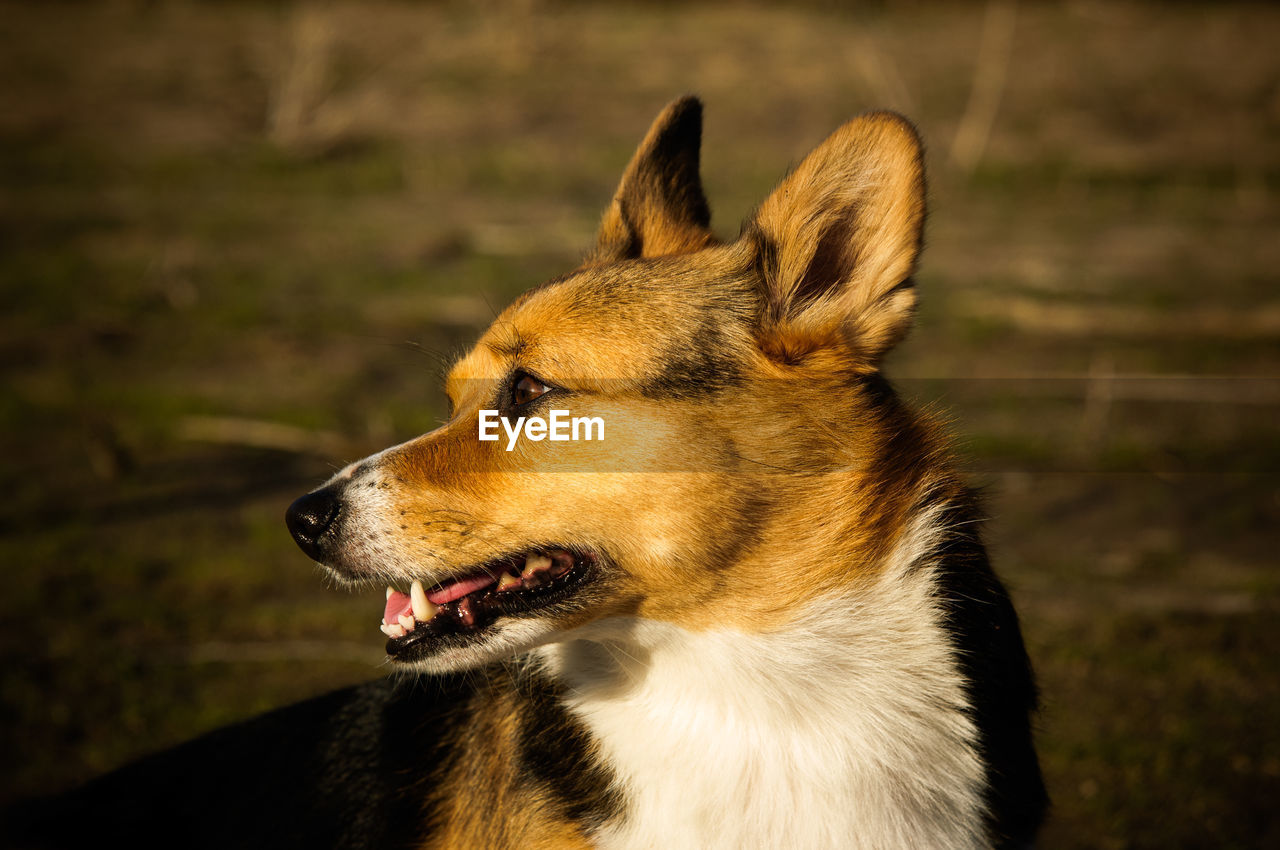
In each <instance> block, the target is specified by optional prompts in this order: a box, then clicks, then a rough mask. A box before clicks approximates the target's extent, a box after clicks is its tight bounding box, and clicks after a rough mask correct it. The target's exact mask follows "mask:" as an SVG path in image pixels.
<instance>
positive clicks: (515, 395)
mask: <svg viewBox="0 0 1280 850" xmlns="http://www.w3.org/2000/svg"><path fill="white" fill-rule="evenodd" d="M549 389H551V387H548V386H547V385H546V384H544V383H542V381H539V380H538V379H537V378H535V377H533V376H532V375H526V374H524V373H521V374H520V377H519V378H517V379H516V382H515V383H514V384H512V385H511V403H512V404H513V405H517V406H518V405H521V404H526V403H528V402H531V401H533V400H534V399H535V398H537V397H538V396H540V395H542V394H543V393H545V392H547V391H548V390H549Z"/></svg>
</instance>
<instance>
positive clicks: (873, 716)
mask: <svg viewBox="0 0 1280 850" xmlns="http://www.w3.org/2000/svg"><path fill="white" fill-rule="evenodd" d="M701 129H702V108H701V104H700V103H699V102H698V101H697V100H696V99H694V98H691V97H686V98H682V99H680V100H677V101H675V102H674V103H672V104H670V105H669V106H668V107H667V108H666V109H665V110H664V111H663V112H662V113H661V114H660V115H659V116H658V118H657V119H656V121H655V122H654V124H653V125H652V127H651V128H650V130H649V132H648V134H647V135H646V136H645V137H644V139H643V141H642V142H641V144H640V146H639V148H638V149H637V151H636V153H635V155H634V157H633V158H632V160H631V162H630V164H629V165H628V166H627V168H626V170H625V172H624V174H623V177H622V180H621V183H620V185H619V187H618V190H617V193H616V195H615V196H614V198H613V200H612V203H611V204H610V205H609V206H608V208H607V210H606V212H605V214H604V217H603V220H602V223H601V226H600V229H599V234H598V236H597V239H596V242H595V245H594V247H592V248H591V249H590V250H589V252H588V253H587V254H586V257H585V259H584V261H583V262H582V264H581V265H580V267H578V268H577V269H575V270H573V271H571V272H570V273H568V274H566V275H564V276H562V277H559V278H556V279H554V280H552V281H549V282H547V283H544V284H542V285H541V286H538V287H535V288H534V289H532V290H530V291H528V292H526V293H525V294H524V295H522V296H521V297H519V298H518V299H517V300H516V301H515V302H514V303H513V304H511V305H510V306H509V307H508V308H507V309H506V310H505V311H504V312H503V313H502V314H501V315H500V316H498V318H497V319H496V320H495V321H494V322H493V324H492V326H491V327H490V328H489V329H488V330H487V331H486V332H485V333H484V335H483V336H482V337H481V338H480V340H479V342H478V343H477V344H476V345H475V347H474V348H473V349H472V350H471V351H470V352H468V353H467V354H466V355H465V356H463V357H462V358H461V359H460V360H459V361H458V362H457V363H456V364H455V365H454V366H453V368H452V371H451V372H450V373H449V375H448V378H447V381H446V385H445V389H446V392H447V394H448V396H449V401H450V405H451V411H450V413H449V417H448V420H447V421H446V422H445V423H444V424H443V425H442V426H441V427H439V428H438V429H436V430H434V431H432V432H431V433H429V434H426V435H424V436H421V437H418V438H416V439H413V440H410V441H409V442H406V443H404V444H401V445H398V446H394V447H392V448H389V449H387V450H385V451H382V452H380V453H378V454H376V455H373V456H372V457H369V458H366V459H364V460H361V461H359V462H356V463H353V464H351V465H349V466H347V467H346V468H345V469H343V470H341V471H340V472H339V473H338V474H337V475H335V476H334V477H333V478H332V479H331V480H330V481H329V482H327V483H326V484H325V485H323V486H322V487H320V488H319V489H317V490H315V491H313V492H311V493H309V494H306V495H304V496H302V497H301V498H299V499H298V500H297V501H296V502H294V503H293V505H292V506H290V508H289V510H288V513H287V517H286V521H287V525H288V528H289V530H290V532H291V533H292V535H293V537H294V538H295V540H296V541H297V543H298V545H299V546H300V547H301V549H302V550H303V551H304V552H305V553H306V554H307V555H308V556H310V557H311V558H312V559H314V560H315V561H317V562H319V563H320V564H322V565H323V566H324V567H325V568H326V569H327V570H328V571H329V572H330V573H331V574H332V575H333V576H334V577H336V578H337V579H338V580H339V581H341V582H344V583H349V584H353V585H371V584H377V585H378V586H382V585H389V586H388V587H387V590H386V599H385V606H384V609H383V611H382V617H381V624H380V628H381V630H382V632H383V633H384V634H385V635H386V652H387V656H388V658H389V662H390V664H391V666H392V667H393V669H395V670H396V671H398V672H399V673H400V675H398V676H393V677H389V678H387V679H385V680H383V681H379V682H375V683H371V684H368V685H364V686H361V687H357V688H353V689H348V690H345V691H339V692H337V693H335V694H331V695H328V696H325V697H321V698H319V699H316V700H312V701H310V702H308V703H303V704H302V705H300V706H294V707H292V708H287V709H283V710H281V711H279V712H275V713H273V714H270V715H266V716H265V717H263V718H259V719H257V720H254V721H250V722H249V723H247V724H242V725H241V726H240V727H233V728H231V729H229V730H222V731H220V732H216V733H214V734H213V735H212V736H209V737H206V738H204V739H200V740H198V741H196V742H193V743H192V744H188V745H186V747H184V748H180V750H179V751H176V752H175V753H168V754H164V755H162V756H159V757H155V758H153V759H151V760H147V761H144V762H143V763H141V764H139V765H135V766H134V767H132V768H127V769H126V770H125V771H123V772H121V773H120V774H116V775H114V776H112V777H108V779H107V780H106V781H105V782H104V783H99V786H98V788H97V790H96V792H95V793H96V796H95V797H94V799H95V800H104V799H109V800H111V801H112V802H110V803H101V802H97V803H93V804H92V805H89V806H88V808H83V807H82V811H87V812H88V814H84V815H81V816H80V819H81V820H82V821H83V822H86V823H92V824H94V827H93V830H92V833H93V834H95V835H102V834H105V833H106V832H109V831H111V830H112V829H117V828H119V825H120V824H122V823H124V824H127V825H128V826H127V827H126V828H127V829H129V830H130V832H129V835H131V836H132V837H133V838H134V839H135V841H141V838H142V837H143V836H145V835H147V834H153V835H163V836H166V837H169V838H172V837H173V836H174V835H175V834H177V835H179V836H180V839H179V840H180V841H181V842H182V843H183V844H186V845H191V844H194V845H196V846H241V847H244V846H264V847H265V846H274V847H279V846H282V845H283V846H290V847H322V846H327V847H377V848H388V847H419V848H458V847H468V848H548V849H549V848H587V847H599V848H617V850H622V849H623V848H627V849H628V850H631V849H632V848H635V849H636V850H638V848H700V850H703V849H704V848H735V849H736V848H950V849H951V850H961V848H989V847H999V848H1016V847H1027V846H1030V845H1031V843H1032V841H1033V840H1034V837H1035V835H1036V832H1037V830H1038V828H1039V826H1040V823H1041V821H1042V818H1043V816H1044V812H1045V809H1046V805H1047V800H1046V794H1045V790H1044V785H1043V782H1042V779H1041V774H1040V769H1039V766H1038V762H1037V757H1036V753H1035V748H1034V745H1033V730H1032V722H1033V717H1034V712H1035V710H1036V699H1037V698H1036V691H1035V686H1034V683H1033V676H1032V672H1031V667H1030V664H1029V661H1028V658H1027V654H1026V651H1025V649H1024V646H1023V642H1022V638H1021V634H1020V630H1019V624H1018V618H1017V615H1016V613H1015V611H1014V608H1013V606H1012V604H1011V602H1010V599H1009V597H1008V595H1007V593H1006V592H1005V590H1004V588H1003V587H1002V585H1001V583H1000V582H999V580H998V579H997V577H996V576H995V574H994V573H993V572H992V570H991V567H990V566H989V564H988V559H987V556H986V553H985V550H984V548H983V545H982V543H981V540H980V530H979V525H980V518H981V515H980V511H979V508H978V507H977V505H976V501H975V496H974V494H973V492H972V491H971V490H970V489H969V488H968V487H966V485H965V484H964V483H963V481H962V480H961V478H960V476H959V475H958V474H957V472H956V470H955V468H954V466H953V463H952V460H951V455H950V450H949V447H948V441H947V438H946V437H945V435H944V433H943V429H942V428H941V427H940V426H939V425H938V424H937V423H936V422H934V421H933V419H932V418H930V417H929V416H926V415H922V414H920V413H917V412H914V411H913V410H911V409H910V408H909V407H908V405H906V404H905V403H904V402H903V401H901V400H900V399H899V397H898V396H897V395H896V394H895V393H894V391H893V389H892V388H891V386H890V385H889V383H888V382H887V381H886V379H885V378H884V377H883V375H882V373H881V368H880V367H881V364H882V362H883V360H884V358H885V356H886V354H888V352H889V351H890V350H891V349H893V347H894V346H895V345H896V344H897V343H899V342H900V341H901V340H902V339H903V337H904V336H905V335H906V334H907V331H908V329H909V328H910V326H911V324H912V320H913V315H914V312H915V309H916V303H917V292H916V288H915V285H914V277H913V275H914V273H915V270H916V265H917V261H918V257H919V254H920V251H921V246H922V232H923V225H924V219H925V176H924V166H923V153H922V147H921V143H920V140H919V138H918V135H917V133H916V131H915V130H914V128H913V127H912V125H911V124H910V123H908V122H907V121H906V120H905V119H903V118H902V117H900V116H898V115H895V114H892V113H887V112H876V113H869V114H864V115H861V116H859V117H857V118H854V119H853V120H851V121H850V122H848V123H847V124H845V125H843V126H842V127H840V128H839V129H837V130H836V131H835V132H834V133H833V134H832V135H831V136H830V137H828V138H827V139H826V140H825V141H824V142H822V143H821V144H820V145H819V146H818V147H817V148H816V149H815V150H814V151H813V152H812V153H810V154H809V155H808V156H807V157H806V158H805V159H804V160H803V161H802V162H800V164H799V165H798V166H796V167H795V168H794V169H793V170H792V171H791V172H790V173H789V174H788V175H787V176H786V177H785V178H784V179H783V180H782V182H781V183H780V184H779V185H778V186H777V188H776V189H775V190H774V191H773V192H772V193H771V194H770V195H769V196H768V197H767V198H766V199H765V200H764V201H763V203H762V204H761V205H760V206H759V207H758V208H757V210H756V211H755V212H754V213H753V214H752V215H751V216H750V218H749V219H748V221H747V222H746V224H745V225H744V226H743V228H742V231H741V234H740V235H739V236H738V237H737V238H736V239H734V240H732V241H721V240H719V239H717V238H716V237H715V236H714V235H713V233H712V231H711V229H710V211H709V208H708V205H707V202H706V199H705V196H704V193H703V190H702V186H701V182H700V177H699V157H700V150H699V149H700V142H701ZM579 426H581V427H579ZM371 619H372V618H371ZM178 765H181V767H178ZM193 765H194V766H195V767H192V766H193ZM178 771H182V772H178ZM108 786H109V787H108ZM175 786H177V787H175ZM104 788H107V790H108V791H109V792H110V793H106V792H104V791H103V789H104ZM122 789H126V790H122ZM129 789H131V790H129ZM138 789H143V790H138ZM122 800H123V802H122ZM104 824H107V825H108V826H103V825H104ZM174 830H180V832H177V833H175V832H174ZM148 831H150V832H149V833H148Z"/></svg>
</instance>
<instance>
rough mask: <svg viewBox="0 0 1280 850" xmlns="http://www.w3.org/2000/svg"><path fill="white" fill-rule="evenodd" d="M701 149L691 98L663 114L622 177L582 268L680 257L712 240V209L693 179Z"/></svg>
mask: <svg viewBox="0 0 1280 850" xmlns="http://www.w3.org/2000/svg"><path fill="white" fill-rule="evenodd" d="M701 144H702V104H701V103H700V102H699V101H698V99H697V98H696V97H682V98H680V99H679V100H677V101H675V102H673V103H671V104H669V105H668V106H667V108H666V109H664V110H662V114H661V115H659V116H658V117H657V119H656V120H655V121H654V122H653V126H652V127H650V128H649V132H648V134H647V135H646V136H645V137H644V141H643V142H641V143H640V147H639V148H637V149H636V152H635V155H634V156H633V157H632V158H631V163H630V164H629V165H628V166H627V170H626V171H625V172H623V175H622V182H621V183H620V184H619V185H618V191H617V193H616V194H615V195H614V196H613V203H611V204H610V205H609V208H608V209H607V210H606V211H605V214H604V219H603V220H602V221H601V223H600V233H599V234H598V235H597V236H596V245H595V248H594V249H593V250H592V251H591V253H590V254H588V255H587V258H586V260H585V263H586V265H603V264H605V263H613V262H617V261H619V260H627V259H635V258H637V257H657V256H661V255H663V254H685V253H689V252H691V251H697V250H698V249H700V248H705V247H706V246H707V245H708V244H710V243H711V242H712V241H713V239H714V237H713V236H712V234H711V230H710V224H711V210H710V208H708V207H707V199H706V197H705V196H704V195H703V193H702V179H701V178H700V177H699V176H698V149H699V147H701Z"/></svg>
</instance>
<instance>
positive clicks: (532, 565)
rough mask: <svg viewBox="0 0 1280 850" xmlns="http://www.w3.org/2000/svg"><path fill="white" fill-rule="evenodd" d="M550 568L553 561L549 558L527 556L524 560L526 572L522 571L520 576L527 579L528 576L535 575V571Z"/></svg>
mask: <svg viewBox="0 0 1280 850" xmlns="http://www.w3.org/2000/svg"><path fill="white" fill-rule="evenodd" d="M550 566H551V559H550V558H548V557H547V556H546V555H542V554H537V555H533V554H531V555H526V556H525V559H524V570H522V571H521V573H520V575H522V576H525V577H526V578H527V577H528V576H531V575H533V573H534V572H535V571H537V570H545V569H547V568H548V567H550Z"/></svg>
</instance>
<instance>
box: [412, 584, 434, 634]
mask: <svg viewBox="0 0 1280 850" xmlns="http://www.w3.org/2000/svg"><path fill="white" fill-rule="evenodd" d="M409 601H410V602H411V603H413V616H414V618H415V619H418V620H421V621H422V622H424V623H425V622H427V621H428V620H430V619H431V618H432V617H434V616H435V615H436V611H438V610H439V609H438V608H436V606H435V605H434V604H433V603H432V602H431V600H430V599H428V598H427V592H426V591H425V590H423V589H422V582H420V581H417V580H416V579H415V580H414V582H413V587H411V588H409Z"/></svg>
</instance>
